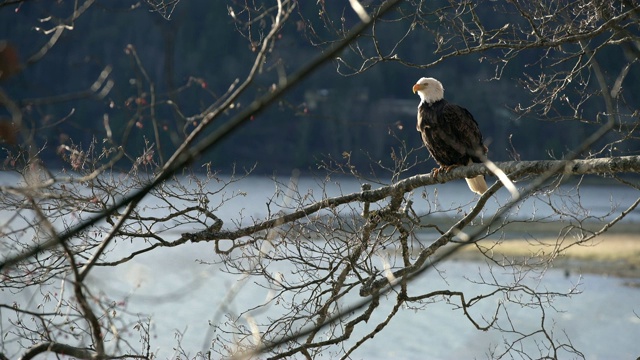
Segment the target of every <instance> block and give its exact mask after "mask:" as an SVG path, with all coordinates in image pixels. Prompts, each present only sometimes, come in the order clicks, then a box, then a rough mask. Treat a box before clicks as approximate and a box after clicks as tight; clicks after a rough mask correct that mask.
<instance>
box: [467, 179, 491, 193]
mask: <svg viewBox="0 0 640 360" xmlns="http://www.w3.org/2000/svg"><path fill="white" fill-rule="evenodd" d="M465 180H467V184H468V185H469V189H471V191H473V192H474V193H476V194H479V195H482V194H484V192H485V191H487V189H488V187H487V182H486V181H484V176H483V175H478V176H476V177H474V178H467V179H465Z"/></svg>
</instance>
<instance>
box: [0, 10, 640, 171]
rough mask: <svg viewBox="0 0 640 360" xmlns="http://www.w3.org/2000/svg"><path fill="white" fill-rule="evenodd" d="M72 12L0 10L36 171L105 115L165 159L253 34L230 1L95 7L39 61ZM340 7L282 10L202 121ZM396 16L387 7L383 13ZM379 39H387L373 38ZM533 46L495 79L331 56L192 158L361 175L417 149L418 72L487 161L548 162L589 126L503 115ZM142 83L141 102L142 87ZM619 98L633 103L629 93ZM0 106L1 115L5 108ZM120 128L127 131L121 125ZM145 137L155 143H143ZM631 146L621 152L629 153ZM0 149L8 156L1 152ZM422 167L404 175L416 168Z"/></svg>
mask: <svg viewBox="0 0 640 360" xmlns="http://www.w3.org/2000/svg"><path fill="white" fill-rule="evenodd" d="M490 3H491V2H488V3H480V5H479V11H478V13H479V14H480V15H481V16H486V17H487V18H488V19H490V20H491V22H494V23H495V24H496V25H499V24H502V23H508V21H509V19H507V18H504V17H501V16H500V13H499V12H495V11H496V9H494V8H492V7H491V6H492V5H491V4H490ZM73 6H74V2H72V1H61V2H55V1H27V2H21V3H18V4H16V5H10V4H9V5H7V4H4V5H3V6H2V7H0V40H3V41H7V42H8V44H11V45H12V46H13V47H14V48H15V49H16V50H17V52H18V54H19V58H20V62H21V64H23V70H22V71H20V72H19V73H18V74H16V75H15V76H12V77H11V78H9V79H8V80H6V81H5V82H3V83H0V85H1V86H2V88H3V89H4V91H5V92H6V93H7V94H8V96H10V97H11V98H12V99H14V100H15V101H16V103H18V104H19V106H20V107H22V108H26V109H27V110H28V111H26V112H25V114H26V118H25V119H24V120H25V124H27V125H28V126H27V128H28V129H31V131H32V133H31V134H22V136H31V137H33V138H34V140H35V144H37V145H38V146H39V147H42V148H44V150H43V151H42V153H41V158H42V159H43V160H44V161H46V162H47V163H49V164H56V163H57V162H58V161H59V155H58V154H57V152H56V149H57V148H58V147H59V145H61V144H64V145H69V146H75V147H78V148H80V149H84V150H86V149H88V148H89V147H90V145H91V144H92V142H95V143H96V144H98V145H97V146H99V144H100V143H101V142H102V141H103V139H104V138H105V137H106V135H107V134H106V132H107V130H106V129H105V125H104V121H105V117H108V120H109V124H110V127H111V129H112V133H113V134H116V135H114V136H123V138H120V139H116V140H117V141H122V142H123V145H124V146H125V147H126V148H128V149H130V150H132V151H134V150H135V151H138V152H139V151H141V150H139V149H143V148H144V147H148V148H153V149H154V150H155V151H156V152H155V154H156V156H160V155H163V156H168V155H169V154H171V152H172V151H173V149H174V148H175V146H176V144H179V143H180V142H181V139H182V138H183V137H184V136H185V134H186V133H188V132H189V130H190V128H192V127H193V126H194V124H195V123H190V121H189V116H192V115H194V114H197V113H200V112H202V111H203V110H204V109H206V108H207V107H208V106H210V105H211V104H212V103H213V102H215V101H216V99H218V98H219V97H221V96H222V95H223V94H224V93H225V92H226V91H227V90H228V89H229V88H230V86H232V84H233V83H234V80H235V79H238V78H242V77H244V76H245V75H246V74H247V73H248V72H249V70H250V69H251V66H252V61H253V59H254V58H255V52H256V51H257V49H256V48H255V46H256V45H257V44H258V43H259V41H260V39H261V37H263V36H264V35H265V34H264V29H263V28H261V23H260V19H259V18H258V19H256V20H255V21H254V22H250V23H251V24H252V26H251V27H247V26H246V22H247V21H249V20H252V19H251V16H253V15H251V14H249V13H247V12H243V11H241V7H239V6H237V5H236V3H235V2H233V1H231V2H225V1H195V0H191V1H182V2H179V3H178V4H177V6H176V7H175V9H174V11H173V13H172V14H171V17H170V19H169V20H166V19H165V18H163V17H162V16H160V15H159V14H158V13H157V12H153V11H150V10H151V9H150V8H149V7H148V6H147V5H146V4H145V3H143V2H135V1H125V0H120V1H97V2H96V4H94V5H93V6H91V7H89V8H88V9H87V10H86V13H84V14H82V16H79V17H78V18H77V20H74V21H72V22H71V23H72V24H70V25H72V29H71V28H70V29H69V30H66V31H64V32H62V35H61V37H60V39H59V40H58V41H57V43H56V44H55V46H53V47H51V49H49V50H48V51H47V53H46V56H41V57H40V56H39V55H38V54H39V52H42V51H43V47H44V48H46V44H47V42H48V41H49V40H50V39H51V37H52V36H51V33H50V32H47V33H45V31H47V30H50V29H52V28H53V25H54V23H55V22H56V21H68V20H69V19H66V20H65V19H62V20H60V19H55V18H54V20H51V21H44V22H43V21H40V20H41V19H45V18H46V19H48V18H49V17H50V16H52V15H53V16H61V17H66V16H68V14H69V13H70V11H71V9H72V8H73ZM345 6H348V2H346V1H344V2H332V4H330V5H327V6H326V8H324V10H325V11H326V12H329V14H327V13H325V14H322V13H319V12H318V8H317V7H316V5H315V2H309V4H307V3H306V2H300V3H299V4H298V7H299V8H298V13H296V14H293V15H292V16H294V17H296V16H297V17H298V19H294V20H295V21H290V22H288V24H287V25H286V26H284V28H283V30H282V31H281V34H279V38H278V40H277V42H276V44H275V46H274V47H273V48H272V49H271V50H270V51H271V52H272V56H270V57H269V60H268V62H267V63H265V64H263V66H262V69H261V71H262V74H261V75H260V76H259V77H258V78H257V81H255V82H254V83H253V85H252V86H253V90H252V91H251V92H250V94H251V95H243V96H242V97H241V98H240V100H239V101H237V103H236V104H235V106H234V107H233V109H231V110H228V113H227V114H226V117H223V118H219V119H217V120H216V121H218V122H220V123H222V122H223V121H224V119H228V118H229V117H230V116H233V115H234V112H233V111H234V110H238V109H242V108H243V106H245V105H247V104H248V103H249V102H250V101H251V100H253V98H255V97H256V96H258V95H260V94H263V93H265V92H268V91H270V88H271V87H272V86H274V84H277V83H278V81H279V80H278V79H279V78H280V77H282V76H283V75H287V74H290V73H291V72H293V71H295V70H296V69H298V68H299V67H300V66H301V65H302V64H303V63H305V62H306V61H308V60H309V59H311V58H312V57H313V56H315V55H316V54H318V53H319V52H320V51H321V50H322V49H325V48H326V47H327V46H329V44H330V42H331V40H332V39H331V31H330V29H329V27H328V25H327V19H328V18H334V17H335V18H339V17H343V20H344V21H345V23H348V22H349V21H351V20H350V18H351V17H353V19H352V21H353V22H354V23H355V22H356V21H357V17H356V16H355V14H353V12H352V11H351V10H350V9H349V8H348V7H345ZM483 7H484V8H483ZM402 11H403V9H402V7H401V8H399V9H398V10H397V11H396V14H401V13H402ZM345 18H346V19H345ZM240 20H241V21H240ZM334 25H336V26H338V25H339V24H334ZM407 26H408V25H407V24H403V23H400V22H398V23H396V22H390V23H381V24H380V25H379V28H378V35H379V37H380V39H381V40H382V42H381V45H380V46H382V47H384V48H385V49H386V48H388V49H391V47H392V45H393V41H394V40H393V39H398V38H401V37H402V36H403V35H402V34H403V33H404V32H406V31H407ZM38 27H39V28H38ZM385 38H388V39H389V43H384V40H385ZM323 40H324V41H323ZM435 43H436V39H434V36H433V34H432V32H431V31H428V30H427V29H417V30H414V31H412V32H410V33H408V34H407V36H406V38H405V39H404V41H403V42H402V43H401V44H399V46H398V47H397V48H396V51H397V52H398V53H399V54H401V55H402V56H404V58H405V59H406V60H408V61H413V62H415V63H428V62H429V61H432V59H434V58H435V55H434V52H435V46H436V45H435ZM385 49H383V51H385ZM388 49H386V50H388ZM363 51H365V52H366V51H367V49H366V48H364V49H363ZM545 51H548V50H537V49H535V48H534V49H530V50H528V51H527V52H523V53H521V54H520V57H519V58H515V59H511V60H510V61H509V63H508V65H507V66H506V67H504V68H502V67H499V73H498V74H497V73H496V62H495V61H491V59H489V57H488V56H487V53H486V52H485V53H484V54H483V55H482V56H479V55H468V56H459V57H452V58H450V59H448V60H445V61H442V62H440V63H438V64H437V65H435V66H433V67H429V68H426V69H419V68H412V67H408V66H404V65H401V64H398V63H394V62H392V61H382V62H380V63H378V64H376V65H375V66H373V67H370V68H367V69H366V71H363V72H360V71H355V72H357V73H358V74H359V75H358V76H353V75H349V74H353V73H354V69H350V68H348V66H346V65H345V64H346V63H348V62H349V59H350V58H354V57H356V58H357V56H355V55H354V54H355V53H356V52H354V51H345V52H344V58H343V60H344V62H342V61H336V62H335V63H334V64H333V66H326V67H325V68H323V69H322V70H321V71H319V72H318V73H317V74H315V75H314V76H313V77H311V78H310V79H308V80H306V81H305V82H304V83H303V84H302V85H300V86H298V87H296V89H295V91H293V92H290V93H288V94H287V96H286V101H281V102H279V103H278V104H277V105H275V106H272V107H271V108H270V109H269V110H268V111H267V112H264V113H262V114H261V115H260V116H258V117H256V118H254V119H252V121H251V122H250V123H249V124H248V125H246V126H244V127H243V128H242V130H241V131H239V132H237V133H235V134H234V135H233V136H231V137H230V138H228V139H226V140H225V141H224V142H222V143H220V144H219V145H218V146H217V147H216V148H215V149H213V151H211V152H209V153H207V154H206V155H205V156H204V158H202V159H200V160H199V161H202V162H208V161H211V162H212V164H213V165H214V167H216V168H220V169H227V168H229V167H230V166H232V165H233V164H236V165H237V166H240V167H251V166H253V165H254V164H256V165H257V168H256V170H257V171H258V172H262V173H272V172H274V171H278V170H280V171H288V170H290V169H292V168H297V169H300V170H302V171H306V170H309V169H314V168H316V167H317V166H318V164H319V163H320V162H327V161H329V160H328V159H333V160H335V161H346V159H345V155H346V154H350V157H349V161H350V163H351V164H352V165H355V166H357V167H358V168H361V169H364V170H363V171H367V170H366V169H369V167H370V165H369V164H370V163H371V162H372V161H373V162H377V161H381V162H382V163H383V164H387V163H392V162H393V160H392V158H391V156H390V154H391V153H392V152H393V151H392V149H399V148H402V147H403V143H405V144H406V148H407V149H411V148H418V147H420V146H421V142H420V138H419V136H418V133H417V132H416V131H415V108H416V106H417V103H418V98H417V97H416V96H415V95H413V94H412V93H411V87H412V85H413V84H414V82H415V81H416V80H417V79H418V78H420V77H422V76H433V77H436V78H438V79H440V80H441V81H442V82H443V84H444V86H445V90H446V91H445V96H446V97H447V98H448V99H449V100H450V101H453V102H456V103H459V104H461V105H463V106H465V107H467V108H468V109H469V110H470V111H471V112H472V113H473V114H474V116H475V118H476V119H477V121H478V122H479V123H480V127H481V129H482V131H483V133H484V134H485V138H486V139H487V143H488V144H489V148H490V153H489V155H490V157H491V158H492V159H494V160H507V159H510V158H511V157H512V156H514V153H515V154H517V156H519V157H520V158H521V159H547V158H549V157H554V156H555V157H558V156H561V155H562V154H563V153H564V152H565V151H567V149H570V148H573V147H574V146H575V145H576V144H577V142H578V139H581V138H583V137H584V135H585V133H588V132H589V131H590V130H589V126H588V125H585V124H584V123H580V122H571V123H569V122H566V123H564V122H561V121H560V122H558V121H553V122H550V121H545V119H544V117H546V116H549V115H553V116H554V117H555V118H557V117H558V116H568V117H571V116H574V115H575V114H574V113H573V112H572V110H571V109H569V108H567V109H564V110H563V109H561V108H559V109H555V111H556V113H554V114H546V115H545V116H540V117H538V116H533V115H532V114H531V113H529V114H525V115H524V116H520V115H519V114H517V113H515V112H514V111H513V109H515V108H518V106H519V105H520V104H528V103H530V102H531V101H532V98H534V97H535V94H533V95H532V93H531V92H529V91H527V89H526V88H525V87H524V85H522V83H521V82H520V81H519V79H521V78H523V74H524V73H526V77H532V78H535V77H536V76H537V75H538V72H539V70H540V69H542V68H543V66H544V64H542V63H541V64H539V66H538V67H537V68H536V67H535V66H531V64H532V63H535V62H536V58H537V57H542V55H544V54H546V53H545ZM493 52H494V56H495V58H500V56H507V54H502V53H501V52H500V50H499V49H498V50H494V51H493ZM134 54H135V56H134ZM624 56H625V54H623V53H622V52H620V51H612V52H610V53H607V56H606V57H604V56H602V66H603V67H605V71H604V72H605V73H607V74H609V75H610V76H612V77H615V76H616V75H617V74H616V73H614V72H613V71H612V72H608V71H607V70H606V67H607V66H611V67H612V68H615V67H617V66H619V63H620V61H622V60H623V59H624ZM136 57H137V58H136ZM495 58H494V60H495ZM546 61H552V59H551V60H549V59H547V60H546ZM566 66H568V67H569V66H571V64H567V65H566ZM105 69H107V70H108V72H109V74H108V76H109V78H110V79H111V80H113V84H112V87H111V88H110V89H109V91H108V92H106V95H105V96H97V94H96V93H95V92H93V90H92V89H91V88H90V87H91V85H92V84H93V83H94V82H95V81H96V79H98V78H99V77H100V74H101V73H102V72H104V71H105ZM356 70H357V69H356ZM340 73H343V74H346V75H341V74H340ZM496 75H499V77H498V78H496ZM638 77H639V75H638V71H637V69H636V68H631V69H630V74H629V75H628V76H627V78H626V80H625V81H626V82H628V83H637V82H638V80H640V79H638ZM150 84H152V85H153V89H154V91H155V94H153V95H154V96H152V94H150V92H149V89H150V87H149V85H150ZM627 95H628V96H630V97H631V98H630V100H634V101H637V100H638V96H639V95H638V94H637V93H634V91H633V90H630V94H627ZM565 96H572V94H565ZM152 97H153V99H152ZM151 101H155V102H156V103H157V104H159V105H158V106H157V107H155V108H154V114H153V115H154V116H155V117H157V119H158V122H159V124H158V125H157V128H158V129H159V134H155V133H154V126H152V124H151V120H150V119H151V116H150V115H149V113H148V109H147V108H145V107H144V106H145V105H147V104H149V102H151ZM167 101H170V102H169V103H167ZM174 104H178V105H174ZM589 106H601V104H599V103H598V104H592V105H591V104H590V105H589ZM0 111H1V112H2V114H3V115H2V116H6V112H7V111H6V110H5V109H2V110H0ZM562 111H565V113H564V114H563V113H561V112H562ZM558 112H560V113H558ZM131 119H135V121H133V122H131ZM185 119H186V120H185ZM131 123H132V124H134V126H131V125H130V124H131ZM127 127H131V129H130V130H129V131H125V130H126V128H127ZM123 133H124V134H128V135H126V136H124V135H121V134H123ZM158 140H159V144H161V146H158V144H156V142H158ZM610 141H611V139H606V141H604V142H603V143H609V142H610ZM625 146H631V147H633V146H634V145H625ZM635 146H636V148H635V149H624V150H625V152H627V153H628V152H629V151H631V152H633V151H637V150H638V148H637V145H635ZM5 147H6V148H7V149H8V150H9V151H11V150H12V145H11V144H5ZM612 151H613V150H612ZM412 156H416V157H417V158H418V159H422V158H427V157H428V153H427V151H426V150H424V149H422V150H421V151H418V152H415V153H413V155H412ZM329 162H331V161H329ZM431 165H432V163H429V164H427V165H421V166H419V167H417V168H415V169H413V170H412V171H414V172H415V171H419V172H424V171H428V170H430V169H431ZM124 166H128V165H124Z"/></svg>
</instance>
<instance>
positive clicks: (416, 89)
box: [413, 84, 424, 94]
mask: <svg viewBox="0 0 640 360" xmlns="http://www.w3.org/2000/svg"><path fill="white" fill-rule="evenodd" d="M422 89H424V85H422V84H415V85H413V93H414V94H415V93H416V92H417V91H418V90H422Z"/></svg>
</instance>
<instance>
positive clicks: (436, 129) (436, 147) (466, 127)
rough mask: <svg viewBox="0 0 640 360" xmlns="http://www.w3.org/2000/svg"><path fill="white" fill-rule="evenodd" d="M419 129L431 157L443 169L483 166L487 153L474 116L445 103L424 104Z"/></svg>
mask: <svg viewBox="0 0 640 360" xmlns="http://www.w3.org/2000/svg"><path fill="white" fill-rule="evenodd" d="M417 128H418V131H420V133H421V135H422V140H423V141H424V144H425V146H426V147H427V149H428V150H429V152H430V153H431V156H433V158H434V160H435V161H436V162H437V163H438V165H440V166H441V167H450V166H458V165H468V164H470V163H472V162H474V163H481V162H482V158H483V157H484V155H486V153H487V148H486V146H484V144H483V143H482V134H481V133H480V128H479V127H478V123H477V122H476V121H475V119H474V118H473V115H471V113H470V112H469V111H467V109H465V108H462V107H460V106H458V105H454V104H450V103H448V102H447V101H446V100H444V99H442V100H438V101H435V102H433V103H427V102H426V101H422V102H421V103H420V106H419V107H418V124H417Z"/></svg>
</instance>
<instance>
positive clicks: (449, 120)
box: [442, 104, 487, 162]
mask: <svg viewBox="0 0 640 360" xmlns="http://www.w3.org/2000/svg"><path fill="white" fill-rule="evenodd" d="M442 117H443V119H444V123H445V124H446V125H445V126H446V127H447V129H446V133H447V134H446V135H447V137H448V139H447V140H448V142H451V143H452V144H450V145H451V146H452V147H453V148H455V149H456V151H458V152H459V153H460V154H461V155H468V156H469V157H471V159H472V161H473V162H482V159H481V155H485V154H486V153H487V148H486V147H485V146H484V145H483V143H482V134H481V133H480V127H479V126H478V123H477V122H476V120H475V119H474V118H473V115H471V113H470V112H469V111H468V110H467V109H465V108H463V107H460V106H458V105H454V104H447V105H446V106H445V107H444V109H442Z"/></svg>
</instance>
